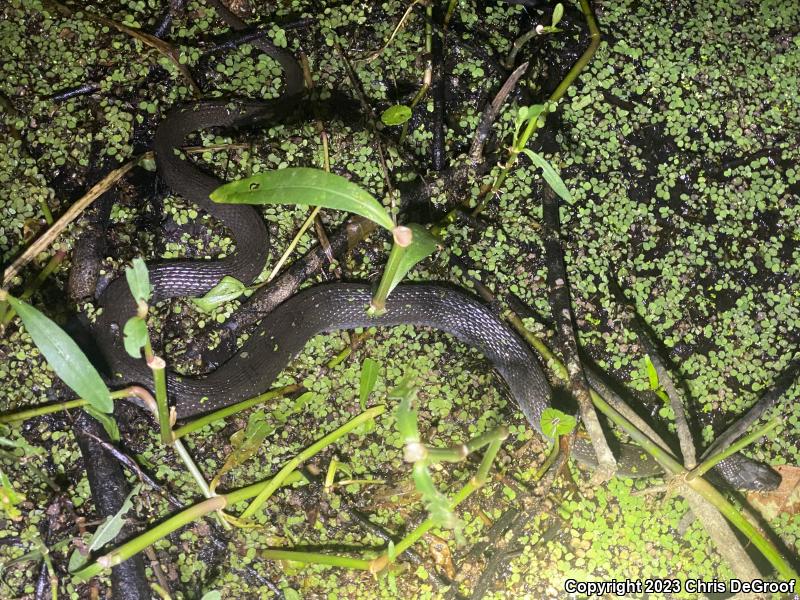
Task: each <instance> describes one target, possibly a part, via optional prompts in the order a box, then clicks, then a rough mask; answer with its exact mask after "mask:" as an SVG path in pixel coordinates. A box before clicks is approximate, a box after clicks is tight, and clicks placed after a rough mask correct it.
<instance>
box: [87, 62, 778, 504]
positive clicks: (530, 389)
mask: <svg viewBox="0 0 800 600" xmlns="http://www.w3.org/2000/svg"><path fill="white" fill-rule="evenodd" d="M269 53H270V54H271V55H272V56H273V57H274V58H276V59H277V60H278V61H279V62H280V63H281V65H282V66H283V68H284V71H285V74H286V81H287V83H286V86H285V93H284V94H283V96H281V98H279V99H278V100H275V101H258V102H255V101H246V102H225V101H204V102H198V103H195V104H193V105H191V106H188V107H184V108H179V109H174V110H172V111H171V112H170V113H169V114H168V115H167V117H166V119H165V120H164V121H163V122H162V124H161V125H160V126H159V128H158V130H157V132H156V136H155V141H154V149H155V154H156V159H157V163H158V168H159V171H160V173H161V176H162V177H163V178H164V180H165V181H166V182H167V184H168V185H169V187H170V188H171V189H172V191H173V192H174V193H176V194H179V195H181V196H182V197H183V198H184V199H186V200H187V201H191V202H193V203H195V204H196V205H197V206H198V207H200V208H201V209H203V210H204V211H206V212H207V213H208V214H209V215H211V216H212V217H213V218H215V219H216V220H218V221H219V222H220V223H221V224H222V225H224V226H225V227H226V228H227V229H228V231H229V232H230V235H231V237H232V238H233V240H234V242H235V244H236V248H237V250H236V252H234V253H232V254H230V255H229V256H227V257H225V258H223V259H220V260H213V261H211V260H201V261H190V260H178V261H170V262H157V263H151V264H148V270H149V273H150V279H151V282H152V284H153V287H154V296H153V298H152V303H155V302H157V301H160V300H165V299H169V298H175V297H185V296H199V295H203V294H205V293H206V292H208V291H209V290H210V289H211V288H212V287H213V286H214V285H215V284H216V283H218V281H219V280H220V278H221V277H223V276H225V275H230V276H232V277H235V278H236V279H238V280H240V281H242V282H244V283H246V284H249V283H250V282H252V281H253V279H254V278H255V277H256V276H257V275H258V274H259V273H260V272H261V270H262V268H263V267H264V265H265V262H266V259H267V248H268V234H267V230H266V227H265V225H264V223H263V221H262V219H261V217H260V216H259V214H258V213H257V211H256V210H255V209H254V208H253V207H250V206H245V205H223V204H216V203H214V202H212V201H211V200H210V199H209V194H210V193H211V191H213V190H214V189H216V188H217V187H219V186H220V185H221V184H222V183H223V182H221V181H220V180H218V179H217V178H216V177H213V176H211V175H209V174H206V173H204V172H202V171H201V170H200V169H198V168H197V167H196V166H194V165H193V164H192V163H191V162H190V161H189V160H187V159H185V158H184V157H182V156H181V155H180V154H179V153H178V148H180V147H181V146H183V145H184V144H185V143H186V138H187V137H188V136H189V135H190V134H192V133H193V132H196V131H199V130H202V129H206V128H210V127H224V128H231V127H236V126H238V125H241V124H246V123H250V122H252V121H253V120H261V121H269V120H271V121H276V120H279V119H280V118H281V117H282V116H284V115H285V114H286V113H287V112H288V111H289V110H290V109H291V108H292V106H293V105H294V104H296V101H297V97H298V92H299V90H301V89H302V85H303V84H302V73H301V72H300V69H299V67H298V66H297V63H296V62H295V61H294V59H293V58H292V57H291V55H288V53H286V52H284V51H282V50H277V49H274V48H273V49H272V50H271V51H270V52H269ZM370 298H371V292H370V286H369V285H366V284H358V283H329V284H321V285H315V286H313V287H310V288H308V289H305V290H303V291H301V292H299V293H297V294H295V295H294V296H292V297H291V298H289V299H288V300H286V301H285V302H284V303H283V304H281V305H280V306H278V308H276V309H275V310H274V311H272V312H271V313H270V314H268V315H267V316H266V317H265V318H264V319H263V320H262V322H261V323H260V325H259V326H258V328H257V329H256V330H255V331H254V332H252V333H251V335H250V337H249V339H248V341H247V342H246V343H245V345H244V346H243V347H242V348H241V349H240V350H239V352H237V353H236V354H234V355H233V356H232V357H230V358H229V359H228V360H227V361H226V362H224V363H223V364H222V365H220V366H219V367H218V368H216V369H215V370H213V371H212V372H210V373H208V374H206V375H203V376H199V377H183V376H180V375H178V374H176V373H172V372H171V373H169V375H168V391H169V398H170V400H171V402H172V403H173V405H174V407H175V409H176V412H177V417H178V419H187V418H190V417H194V416H196V415H200V414H202V413H207V412H210V411H213V410H216V409H219V408H222V407H225V406H228V405H230V404H233V403H235V402H238V401H241V400H245V399H247V398H250V397H253V396H255V395H257V394H260V393H262V392H264V391H265V390H266V389H268V388H269V387H270V385H271V384H272V382H273V381H274V380H275V378H276V377H277V376H278V374H279V373H280V372H281V371H282V370H283V369H284V368H285V367H286V366H287V365H288V364H289V362H290V361H291V360H292V359H293V358H294V357H295V356H296V355H297V354H298V353H300V352H301V351H302V349H303V347H304V345H305V344H306V342H307V341H308V340H309V339H311V338H312V337H313V336H315V335H317V334H319V333H323V332H331V331H336V330H341V329H354V328H360V327H390V326H395V325H401V324H405V325H414V326H424V327H430V328H433V329H438V330H441V331H444V332H447V333H450V334H452V335H453V336H455V337H456V338H458V339H459V340H461V341H463V342H464V343H466V344H467V345H469V346H471V347H473V348H475V349H477V350H478V351H480V352H481V353H482V354H483V355H484V356H485V357H486V359H487V360H488V361H489V362H490V363H491V365H492V366H493V368H494V369H495V370H496V371H497V372H498V373H499V374H500V376H501V377H502V379H503V380H504V381H505V383H506V384H507V386H508V388H509V390H510V392H511V395H512V397H513V398H514V399H515V401H516V402H517V404H518V405H519V407H520V409H521V410H522V412H523V414H524V415H525V417H526V419H527V421H528V422H529V423H530V424H531V425H532V426H533V427H534V428H535V429H536V430H537V431H539V433H540V434H541V428H540V417H541V415H542V412H543V411H544V409H545V408H547V407H549V406H550V397H551V391H550V387H549V385H548V383H547V380H546V378H545V376H544V373H543V372H542V369H541V368H540V366H539V364H538V362H537V359H536V357H535V356H534V355H533V353H532V352H531V350H530V349H529V347H528V346H527V344H526V343H525V342H524V341H523V340H522V339H521V338H520V337H519V336H518V335H517V334H516V333H515V332H514V331H513V330H512V329H510V328H509V327H508V326H507V325H506V324H505V323H504V322H503V321H501V320H500V319H499V318H498V317H497V316H496V315H495V314H494V312H492V310H491V309H489V308H488V307H486V306H485V305H483V304H481V303H480V302H478V301H477V300H475V299H474V298H473V297H472V296H470V295H469V294H467V293H465V292H463V291H460V290H458V289H456V288H453V287H450V286H447V285H438V284H419V285H414V284H408V285H401V286H398V288H396V289H395V291H393V292H392V294H391V296H390V297H389V299H388V302H387V310H386V313H385V314H384V315H383V316H380V317H370V316H368V315H367V314H366V312H365V308H366V307H367V305H368V304H369V301H370ZM99 304H100V306H101V307H102V309H103V310H102V312H101V314H100V315H99V317H98V319H97V321H96V325H95V327H94V331H95V335H96V339H97V343H98V346H99V347H100V349H101V351H102V353H103V354H104V356H105V359H106V360H107V362H108V365H109V366H110V367H111V369H112V371H113V372H114V373H115V378H114V380H113V381H114V383H115V384H116V385H119V386H123V385H129V384H134V383H135V384H142V385H146V386H149V387H151V389H152V377H151V374H150V371H149V369H148V368H147V367H146V365H145V364H144V361H142V360H137V359H133V358H131V357H130V356H129V355H128V354H127V353H126V352H125V350H124V347H123V343H122V327H123V326H124V324H125V322H126V321H127V319H128V318H130V317H131V316H133V315H134V314H135V313H136V306H135V303H134V301H133V299H132V297H131V294H130V292H129V290H128V285H127V281H126V279H125V277H117V278H116V279H115V280H114V281H112V282H111V284H110V285H109V286H108V287H107V288H106V289H105V291H104V292H103V293H102V295H101V297H100V299H99ZM621 450H622V452H621V454H620V455H619V456H618V462H619V465H620V472H621V473H623V474H626V475H639V476H647V475H655V474H660V473H661V470H660V469H659V467H658V465H657V464H656V463H654V462H653V461H652V460H651V459H648V458H646V457H645V455H644V454H643V453H642V452H641V451H639V450H637V449H635V448H632V447H629V446H625V445H623V446H622V448H621ZM573 455H574V456H575V457H576V458H578V459H579V460H580V461H581V462H585V463H587V464H596V461H595V459H594V452H593V450H592V448H591V445H590V444H589V443H588V442H586V441H583V440H581V439H578V440H577V441H576V444H575V446H574V448H573ZM716 471H717V472H718V474H719V475H720V476H721V477H722V478H724V479H725V480H726V481H728V483H730V484H731V485H732V486H734V487H736V488H740V489H770V488H773V487H775V486H776V485H777V484H778V482H779V481H780V479H779V477H778V476H777V475H776V474H775V473H774V472H773V471H772V470H771V469H769V468H768V467H766V466H764V465H761V464H760V463H756V462H754V461H752V460H750V459H748V458H746V457H744V456H742V455H739V454H736V455H734V456H732V457H731V458H729V459H727V460H725V461H723V462H722V463H720V465H719V466H718V467H717V468H716Z"/></svg>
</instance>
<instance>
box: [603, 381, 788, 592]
mask: <svg viewBox="0 0 800 600" xmlns="http://www.w3.org/2000/svg"><path fill="white" fill-rule="evenodd" d="M592 401H593V402H594V405H595V406H596V407H597V409H598V410H599V411H600V412H602V413H603V414H604V415H606V416H607V417H608V418H609V419H611V421H613V422H614V423H615V424H616V425H617V426H618V427H619V428H620V429H622V430H623V431H624V432H625V433H627V434H628V435H629V436H631V438H632V439H633V440H634V441H635V442H636V443H638V444H639V445H640V446H641V447H642V448H643V449H644V450H645V451H646V452H647V453H648V454H650V455H651V456H652V457H653V458H655V459H656V460H657V461H658V462H659V464H660V465H661V466H662V467H664V469H665V470H666V471H667V472H668V473H669V474H671V475H674V476H676V477H678V478H679V480H682V481H683V482H684V483H685V484H686V485H688V486H689V487H690V488H692V489H693V490H694V491H696V492H697V493H699V494H700V495H701V496H703V498H705V499H706V500H708V501H709V502H710V503H711V504H713V505H714V507H715V508H716V509H717V510H718V511H719V512H721V513H722V514H723V516H724V517H725V518H727V519H728V521H730V522H731V524H732V525H733V526H734V527H736V528H737V529H738V530H739V531H741V532H742V534H744V535H745V537H746V538H747V539H749V540H750V541H751V542H752V543H753V545H754V546H755V547H756V548H758V550H759V551H760V552H761V554H763V555H764V558H766V559H767V560H768V561H769V562H770V564H771V565H772V566H773V567H774V568H775V570H776V571H777V573H778V575H779V576H780V577H781V578H782V579H786V580H789V579H795V580H800V575H798V574H797V573H796V572H795V570H794V569H793V568H792V566H791V564H790V563H789V561H788V560H787V559H786V558H784V556H783V555H782V554H781V552H780V550H778V548H776V547H775V546H774V545H773V544H772V542H770V541H769V540H768V539H767V538H766V537H764V535H763V534H762V533H761V532H760V531H759V530H758V528H756V527H755V526H754V525H752V524H751V523H750V521H748V520H747V519H746V518H745V517H744V515H742V513H741V512H739V510H738V509H737V508H736V507H735V506H734V505H733V504H731V502H729V501H728V499H727V498H725V496H723V495H722V494H720V493H719V492H718V491H717V490H716V488H714V487H713V486H712V485H711V484H709V483H708V482H707V481H706V480H705V479H703V478H702V477H694V478H693V479H688V475H689V471H687V470H686V469H684V467H683V465H681V464H680V463H679V462H678V461H676V460H675V459H674V458H672V456H670V455H669V454H668V453H667V452H665V451H664V450H662V449H661V447H660V446H658V445H657V444H655V443H654V442H653V441H652V440H650V438H649V437H647V436H646V435H645V434H644V433H642V432H641V431H639V430H638V429H637V428H636V427H634V426H633V424H631V422H630V421H628V420H627V419H626V418H625V417H623V416H622V415H621V414H620V413H619V412H617V410H616V409H615V408H614V407H612V406H611V405H610V404H608V403H607V402H606V401H605V400H604V399H603V398H601V397H600V395H599V394H597V393H596V392H594V391H593V390H592Z"/></svg>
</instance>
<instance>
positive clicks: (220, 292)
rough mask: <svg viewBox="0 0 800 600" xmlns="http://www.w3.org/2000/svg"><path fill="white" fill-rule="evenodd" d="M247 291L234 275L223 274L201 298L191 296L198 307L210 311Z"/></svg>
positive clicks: (206, 311)
mask: <svg viewBox="0 0 800 600" xmlns="http://www.w3.org/2000/svg"><path fill="white" fill-rule="evenodd" d="M246 291H247V286H246V285H245V284H243V283H242V282H241V281H239V280H238V279H236V278H235V277H231V276H230V275H225V277H223V278H222V279H220V280H219V283H218V284H217V285H215V286H214V287H213V288H211V289H210V290H209V291H208V293H207V294H206V295H205V296H203V297H202V298H192V302H194V303H195V305H196V306H197V308H198V309H200V310H201V311H202V312H204V313H210V312H211V311H212V310H214V309H215V308H217V307H218V306H221V305H222V304H224V303H225V302H229V301H231V300H235V299H236V298H238V297H239V296H241V295H242V294H243V293H244V292H246Z"/></svg>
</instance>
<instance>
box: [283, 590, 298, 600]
mask: <svg viewBox="0 0 800 600" xmlns="http://www.w3.org/2000/svg"><path fill="white" fill-rule="evenodd" d="M281 591H282V592H283V597H284V598H286V600H303V597H302V596H301V595H300V594H299V593H298V592H297V590H295V589H294V588H290V587H286V588H283V589H281Z"/></svg>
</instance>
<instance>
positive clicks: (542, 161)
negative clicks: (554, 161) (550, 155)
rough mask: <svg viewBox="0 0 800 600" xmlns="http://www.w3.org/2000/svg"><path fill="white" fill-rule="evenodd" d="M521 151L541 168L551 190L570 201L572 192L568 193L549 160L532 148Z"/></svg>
mask: <svg viewBox="0 0 800 600" xmlns="http://www.w3.org/2000/svg"><path fill="white" fill-rule="evenodd" d="M523 152H524V153H525V156H527V157H528V158H530V159H531V162H532V163H533V164H534V165H536V166H537V167H539V168H540V169H541V170H542V177H544V180H545V181H546V182H547V184H548V185H549V186H550V187H551V188H553V191H554V192H555V193H556V194H558V195H559V197H560V198H561V199H562V200H564V201H565V202H572V194H570V192H569V190H568V189H567V186H566V185H565V184H564V181H563V180H562V179H561V175H559V174H558V172H556V170H555V169H554V168H553V165H551V164H550V162H549V161H548V160H547V159H546V158H545V157H543V156H542V155H541V154H537V153H536V152H533V151H532V150H528V149H527V148H525V149H524V150H523Z"/></svg>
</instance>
